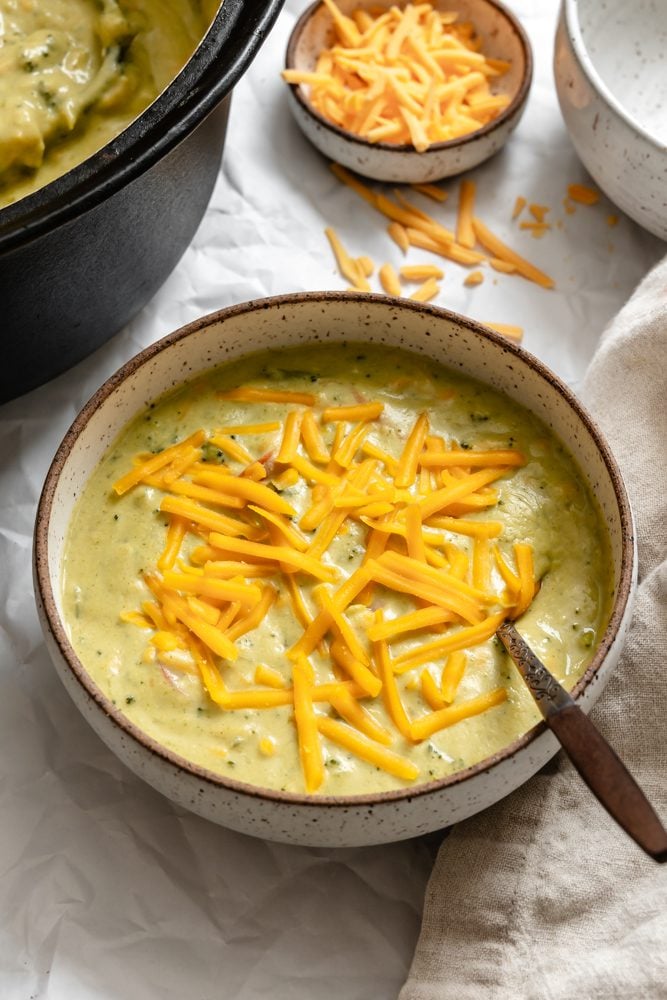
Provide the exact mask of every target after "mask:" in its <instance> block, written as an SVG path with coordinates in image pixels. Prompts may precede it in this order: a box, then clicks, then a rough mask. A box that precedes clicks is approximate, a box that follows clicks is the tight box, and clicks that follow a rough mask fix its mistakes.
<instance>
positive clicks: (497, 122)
mask: <svg viewBox="0 0 667 1000" xmlns="http://www.w3.org/2000/svg"><path fill="white" fill-rule="evenodd" d="M483 2H484V3H487V4H488V5H489V6H490V7H495V9H496V10H497V11H499V13H500V14H502V15H503V16H504V17H505V20H506V21H507V23H508V25H509V27H510V28H512V30H513V31H514V33H515V34H516V36H517V37H518V39H519V42H520V43H521V47H522V49H523V54H524V71H523V74H522V77H521V83H520V84H519V88H518V90H517V92H516V94H515V95H514V97H513V98H512V100H511V101H510V103H509V104H508V105H507V107H506V108H503V110H502V111H501V113H500V114H499V115H498V117H497V118H494V119H493V120H492V121H490V122H488V123H487V124H486V125H483V126H482V127H481V128H478V129H475V131H474V132H468V133H467V134H466V135H462V136H459V137H458V138H456V139H447V141H446V142H434V143H432V144H431V145H430V146H429V147H428V149H427V150H425V151H424V152H423V153H418V152H417V150H416V149H415V147H414V146H413V145H412V143H409V142H403V143H390V142H369V141H368V139H364V138H363V136H360V135H356V134H355V133H354V132H348V130H347V129H344V128H341V127H340V126H339V125H336V124H335V123H334V122H332V121H329V119H328V118H325V117H324V116H323V115H321V114H320V112H319V111H316V110H315V108H314V107H313V106H312V104H311V103H310V101H308V100H306V98H305V97H304V96H303V93H302V91H301V84H298V83H288V84H287V86H288V87H289V88H290V91H291V92H292V96H293V97H294V99H295V100H296V102H297V103H298V104H299V105H300V107H301V108H302V109H303V110H304V111H305V112H306V113H307V114H308V115H310V116H311V118H314V119H315V121H317V123H318V124H319V125H321V126H322V127H323V128H325V129H326V130H327V131H329V132H332V133H333V134H334V135H336V136H339V138H341V139H344V140H345V141H346V142H351V143H354V144H356V145H358V146H361V147H363V148H364V149H367V150H373V149H377V150H382V151H383V152H386V153H403V154H406V153H408V154H409V153H411V154H413V155H414V156H418V157H424V156H428V154H429V153H446V152H450V151H453V150H455V149H460V148H461V147H462V146H467V145H470V144H471V143H473V142H476V141H477V140H479V139H483V138H484V137H485V136H488V135H490V134H492V133H493V132H495V131H496V130H497V129H499V128H501V127H502V126H504V125H507V124H508V122H510V121H511V120H512V119H513V118H514V116H515V115H516V114H517V112H518V111H519V110H520V109H521V108H522V107H523V105H524V104H525V103H526V99H527V97H528V93H529V91H530V85H531V83H532V80H533V52H532V48H531V44H530V40H529V38H528V35H527V34H526V32H525V30H524V27H523V25H522V24H521V22H520V21H519V19H518V17H516V15H515V14H513V13H512V11H511V10H509V9H508V7H506V6H505V4H504V3H502V2H501V0H483ZM320 6H321V0H315V2H314V3H312V4H311V5H310V7H307V8H306V10H305V11H304V12H303V14H301V16H300V17H299V19H298V21H297V22H296V24H295V25H294V28H293V29H292V32H291V34H290V37H289V41H288V43H287V51H286V53H285V69H296V63H295V54H296V47H297V45H298V43H299V41H300V38H301V35H302V33H303V30H304V28H305V27H306V24H307V23H308V21H309V20H310V19H311V17H312V16H313V15H314V14H315V12H316V11H317V9H318V8H319V7H320Z"/></svg>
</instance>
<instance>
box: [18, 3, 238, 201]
mask: <svg viewBox="0 0 667 1000" xmlns="http://www.w3.org/2000/svg"><path fill="white" fill-rule="evenodd" d="M217 7H219V2H218V0H0V208H1V207H3V206H4V205H8V204H10V203H11V202H14V201H17V200H18V199H19V198H23V197H25V195H27V194H30V193H31V192H33V191H36V190H37V189H38V188H41V187H43V186H44V185H45V184H48V183H49V182H50V181H52V180H54V178H56V177H60V176H61V174H64V173H66V171H68V170H70V169H71V168H72V167H74V166H76V165H77V164H78V163H81V162H82V161H83V160H85V159H86V157H88V156H90V155H91V154H92V153H94V152H96V150H98V149H101V148H102V146H104V145H105V144H106V143H107V142H109V140H110V139H113V138H114V137H115V136H117V135H118V134H119V133H120V132H122V131H123V129H124V128H125V127H126V126H127V125H129V124H130V122H131V121H133V119H134V118H136V117H137V115H139V114H141V112H142V111H143V110H144V109H145V108H147V107H148V105H149V104H150V103H151V102H152V101H154V100H155V98H156V97H157V96H158V94H160V92H161V91H162V90H164V88H165V87H166V86H167V84H169V83H171V81H172V80H173V79H174V77H175V76H176V75H177V73H179V71H180V70H181V69H182V68H183V66H184V65H185V63H186V62H187V60H188V59H189V58H190V56H191V55H192V53H193V52H194V50H195V48H196V46H197V45H198V43H199V42H200V40H201V38H202V37H203V35H204V32H205V31H206V29H207V27H208V25H209V24H210V22H211V20H212V18H213V15H214V12H215V10H216V9H217Z"/></svg>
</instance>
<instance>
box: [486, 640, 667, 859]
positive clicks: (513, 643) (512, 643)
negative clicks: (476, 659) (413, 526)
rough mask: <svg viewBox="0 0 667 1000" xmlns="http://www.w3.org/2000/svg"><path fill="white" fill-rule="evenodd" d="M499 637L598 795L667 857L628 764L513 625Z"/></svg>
mask: <svg viewBox="0 0 667 1000" xmlns="http://www.w3.org/2000/svg"><path fill="white" fill-rule="evenodd" d="M497 635H498V638H499V639H500V641H501V642H502V644H503V646H504V647H505V649H506V650H507V652H508V653H509V655H510V656H511V657H512V660H513V661H514V663H515V665H516V667H517V669H518V671H519V673H520V674H521V676H522V677H523V679H524V681H525V682H526V684H527V686H528V689H529V691H530V693H531V694H532V696H533V698H534V699H535V703H536V705H537V707H538V708H539V710H540V712H541V713H542V716H543V718H544V721H545V722H546V724H547V726H548V727H549V729H550V730H551V731H552V733H554V735H555V736H556V737H557V739H558V740H559V742H560V744H561V746H562V747H563V749H564V750H565V752H566V754H567V755H568V757H569V758H570V760H571V761H572V763H573V764H574V766H575V767H576V769H577V771H578V772H579V774H580V775H581V777H582V778H583V779H584V781H585V782H586V784H587V785H588V787H589V788H590V790H591V791H592V792H593V795H595V796H596V798H597V799H598V801H599V802H600V803H601V804H602V805H603V806H604V807H605V809H606V810H607V812H608V813H609V815H610V816H611V817H613V819H615V820H616V822H617V823H618V824H619V826H621V827H622V828H623V829H624V830H625V832H626V833H627V834H628V835H629V836H630V837H632V839H633V840H634V841H635V843H637V844H639V846H640V847H641V848H643V850H645V851H646V853H647V854H650V855H651V857H652V858H655V860H656V861H660V862H665V861H667V831H666V830H665V828H664V826H663V825H662V823H661V822H660V820H659V818H658V816H657V815H656V812H655V810H654V809H653V807H652V805H651V804H650V802H649V801H648V799H647V798H646V796H645V795H644V793H643V792H642V790H641V788H640V787H639V785H638V784H637V782H636V781H635V779H634V778H633V777H632V775H631V774H630V772H629V771H628V769H627V768H626V766H625V764H623V763H622V761H621V760H619V758H618V757H617V756H616V754H615V753H614V751H613V750H612V748H611V747H610V746H609V744H608V743H607V741H606V740H605V739H604V738H603V737H602V735H601V734H600V732H599V731H598V730H597V729H596V727H595V726H594V725H593V723H592V722H591V720H590V719H589V718H588V716H587V715H585V713H584V712H582V710H581V709H580V708H579V706H578V705H577V704H576V703H575V702H574V701H573V699H572V698H571V697H570V695H569V694H568V693H567V691H566V690H565V689H564V688H563V687H561V685H560V684H559V683H558V681H557V680H556V678H555V677H554V676H553V675H552V674H551V673H550V672H549V671H548V670H547V668H546V667H545V666H544V664H543V663H542V662H541V661H540V660H539V659H538V658H537V656H536V655H535V653H533V651H532V649H530V647H529V646H528V645H526V643H525V642H524V640H523V639H522V638H521V636H520V635H519V633H518V632H517V630H516V629H515V627H514V625H512V624H511V623H510V622H504V623H503V624H502V625H501V626H500V628H499V629H498V632H497Z"/></svg>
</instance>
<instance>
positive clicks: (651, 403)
mask: <svg viewBox="0 0 667 1000" xmlns="http://www.w3.org/2000/svg"><path fill="white" fill-rule="evenodd" d="M582 395H583V397H584V401H585V403H586V405H587V406H588V407H589V409H590V410H591V412H592V413H593V415H594V417H596V418H597V420H598V422H599V424H600V426H601V428H602V431H603V433H604V434H605V435H606V437H607V439H608V441H609V443H610V445H611V447H612V450H613V452H614V454H615V455H616V458H617V460H618V462H619V464H620V466H621V470H622V472H623V475H624V477H625V482H626V485H627V488H628V491H629V493H630V500H631V503H632V505H633V508H634V512H635V517H636V521H637V534H638V542H639V590H638V594H637V601H636V605H635V611H634V616H633V622H632V626H631V629H630V633H629V636H628V640H627V645H626V647H625V651H624V653H623V656H622V659H621V663H620V664H619V667H618V669H617V670H616V672H615V673H614V675H613V676H612V678H611V679H610V681H609V683H608V685H607V688H606V690H605V692H604V694H603V695H602V698H601V702H600V704H599V705H598V706H596V709H595V710H594V712H593V715H592V718H593V719H594V720H595V722H596V723H597V725H598V726H599V727H600V729H601V731H602V732H603V733H604V735H605V736H606V737H607V739H608V740H609V742H610V743H611V744H612V746H613V747H614V748H615V749H616V750H617V752H618V754H619V755H620V757H621V758H622V759H623V760H624V761H625V763H626V764H627V765H628V767H629V768H630V770H631V771H632V773H633V774H634V775H635V777H636V778H637V779H638V781H639V782H640V784H641V785H642V787H643V789H644V791H645V792H646V793H647V795H648V797H649V799H650V800H651V802H652V803H653V805H654V806H655V808H656V810H657V812H658V814H659V815H660V816H661V818H662V820H663V822H667V722H666V720H667V461H666V458H667V454H666V453H667V258H666V259H665V260H663V261H662V263H660V264H659V265H658V266H657V267H656V268H655V269H654V270H653V271H652V272H651V273H650V274H649V275H648V276H647V277H646V278H645V280H644V281H643V282H642V283H641V284H640V286H639V287H638V289H637V290H636V291H635V293H634V295H633V296H632V298H631V299H630V301H629V302H628V303H627V305H626V306H625V307H624V308H623V309H622V310H621V312H620V313H619V314H618V316H617V317H616V319H615V320H614V321H613V322H612V323H611V325H610V326H609V328H608V329H607V331H606V332H605V334H604V335H603V337H602V340H601V343H600V345H599V347H598V350H597V353H596V355H595V357H594V359H593V361H592V363H591V366H590V368H589V371H588V373H587V377H586V380H585V383H584V391H583V394H582ZM450 997H451V998H455V1000H487V998H489V1000H491V998H492V1000H574V998H576V1000H616V998H619V1000H620V998H623V1000H639V998H641V1000H660V998H665V997H667V866H660V865H658V864H656V862H654V861H652V860H651V859H650V858H647V857H646V856H645V855H644V854H643V853H642V851H641V850H640V849H639V848H638V847H636V846H635V844H634V843H632V842H631V841H630V840H629V838H628V837H626V835H625V834H624V833H623V832H622V831H621V830H620V829H619V828H618V827H617V826H616V825H615V823H614V822H613V821H612V820H611V819H610V818H609V817H608V816H607V814H606V812H605V811H604V810H603V809H602V807H601V806H600V805H599V804H598V802H597V801H596V800H595V799H594V798H593V796H592V795H591V794H590V792H589V791H588V790H587V788H586V787H585V785H584V783H583V782H582V781H581V779H580V778H579V776H578V775H577V774H576V772H575V771H574V769H573V767H572V765H571V764H570V763H569V761H567V759H566V758H565V757H564V754H562V753H561V754H559V755H558V757H557V758H556V759H555V760H554V761H552V762H551V763H550V764H549V765H547V767H546V768H544V769H543V770H542V772H541V773H540V774H538V775H536V777H534V778H533V779H532V780H531V781H530V782H528V784H527V785H525V786H524V787H523V788H521V789H519V790H517V791H516V792H515V793H514V794H513V795H511V796H510V797H508V798H507V799H505V800H503V801H502V802H499V803H498V804H497V805H495V806H493V807H492V808H490V809H488V810H487V811H486V812H484V813H483V814H481V815H479V816H476V817H472V818H471V819H469V820H467V821H466V822H464V823H461V824H459V825H458V826H457V827H456V828H455V829H453V830H452V832H451V834H450V836H449V837H447V838H446V839H445V841H444V843H443V845H442V846H441V848H440V852H439V855H438V857H437V860H436V864H435V868H434V870H433V874H432V875H431V880H430V882H429V885H428V888H427V893H426V900H425V909H424V918H423V925H422V930H421V936H420V938H419V942H418V944H417V950H416V953H415V956H414V959H413V963H412V968H411V971H410V975H409V978H408V981H407V983H406V984H405V986H404V987H403V990H402V991H401V994H400V1000H449V998H450Z"/></svg>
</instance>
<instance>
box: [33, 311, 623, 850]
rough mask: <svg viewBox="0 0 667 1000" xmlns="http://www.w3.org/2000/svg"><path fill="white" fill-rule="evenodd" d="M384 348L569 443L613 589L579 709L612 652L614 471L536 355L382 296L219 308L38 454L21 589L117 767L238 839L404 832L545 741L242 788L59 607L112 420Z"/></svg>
mask: <svg viewBox="0 0 667 1000" xmlns="http://www.w3.org/2000/svg"><path fill="white" fill-rule="evenodd" d="M351 335H353V337H354V339H355V340H362V341H367V342H369V343H376V344H377V343H381V344H382V343H386V344H389V345H392V346H396V347H401V346H403V347H405V348H407V349H409V350H412V351H415V352H417V353H419V354H423V355H425V356H426V357H429V358H432V359H433V360H434V361H436V362H440V363H443V364H446V365H448V366H449V367H450V368H454V369H460V370H461V371H462V372H464V373H466V374H468V375H471V376H473V377H474V378H478V379H480V380H482V381H483V382H487V383H488V384H490V385H492V386H493V387H494V388H496V389H498V390H500V391H501V392H504V393H506V394H507V395H508V396H509V397H511V398H514V399H516V400H518V401H520V402H521V403H522V404H523V405H524V406H526V407H527V408H528V409H529V410H531V411H532V412H534V413H535V414H537V415H538V416H539V417H540V418H541V419H542V420H544V421H545V422H546V423H547V424H548V426H549V427H551V428H552V429H553V430H554V432H555V433H556V434H557V435H558V436H559V437H560V438H561V439H562V440H563V441H564V442H565V443H566V444H567V445H568V447H569V448H570V450H571V451H572V453H573V455H574V457H575V459H576V460H577V461H578V463H579V466H580V468H581V469H583V470H584V471H585V474H586V475H587V477H588V481H589V484H590V487H591V489H592V491H593V493H594V495H595V496H596V498H597V500H598V503H599V505H600V508H601V510H602V513H603V516H604V518H605V520H606V523H607V526H608V530H609V534H610V538H611V549H612V559H613V566H614V581H613V583H614V592H615V599H614V605H613V609H612V614H611V619H610V622H609V625H608V627H607V629H606V631H605V634H604V636H603V637H602V640H601V643H600V645H599V647H598V649H597V650H596V653H595V656H594V658H593V660H592V662H591V664H590V665H589V667H588V669H587V670H586V672H585V674H584V675H583V677H582V678H581V679H580V680H579V682H578V683H577V685H576V687H575V688H574V691H573V694H574V696H575V697H576V698H577V700H578V702H579V704H580V705H581V706H582V707H583V708H584V709H589V708H590V707H591V706H592V705H593V703H594V702H595V700H596V698H597V697H598V695H599V694H600V692H601V690H602V688H603V686H604V683H605V681H606V679H607V678H608V676H609V674H610V672H611V670H612V669H613V667H614V665H615V664H616V662H617V661H618V657H619V655H620V651H621V647H622V643H623V638H624V633H625V630H626V628H627V625H628V621H629V615H630V603H631V596H632V590H633V585H634V576H635V566H636V557H635V553H634V538H633V530H632V516H631V513H630V509H629V506H628V501H627V497H626V494H625V489H624V487H623V484H622V481H621V478H620V475H619V472H618V469H617V466H616V464H615V462H614V460H613V458H612V457H611V455H610V453H609V450H608V447H607V445H606V444H605V442H604V440H603V439H602V438H601V436H600V433H599V431H598V430H597V428H596V427H595V425H594V424H593V422H592V421H591V418H590V417H589V416H588V415H587V414H586V412H585V411H584V410H583V409H582V407H581V406H580V404H579V403H578V402H577V401H576V399H575V398H574V397H573V396H572V394H571V393H570V392H569V390H567V389H566V388H565V387H564V386H563V385H562V384H561V383H560V382H559V380H558V379H557V378H556V377H555V376H554V375H553V374H552V373H551V372H549V371H548V369H546V368H545V367H544V366H543V365H542V364H541V363H540V362H539V361H537V360H536V359H535V358H533V357H532V356H531V355H529V354H527V353H526V352H525V351H522V350H521V349H520V348H517V347H515V346H514V345H512V344H510V343H508V342H507V341H505V340H503V338H502V337H500V336H499V335H497V334H494V333H492V332H490V331H488V330H485V329H484V328H483V327H480V326H479V325H478V324H477V323H474V322H473V321H472V320H467V319H464V318H462V317H460V316H456V315H455V314H453V313H449V312H446V311H444V310H442V309H437V308H434V307H431V306H425V305H421V304H418V303H414V302H408V301H402V302H398V301H396V300H394V299H389V298H385V297H383V296H374V295H373V296H372V295H363V294H345V293H323V292H314V293H310V294H296V295H287V296H280V297H277V298H273V299H260V300H257V301H255V302H249V303H245V304H242V305H239V306H233V307H231V308H229V309H224V310H222V312H219V313H215V314H213V315H211V316H206V317H204V318H203V319H200V320H197V321H196V322H194V323H191V324H190V325H189V326H187V327H184V328H183V329H182V330H178V331H177V332H176V333H173V334H171V335H170V336H168V337H166V338H165V339H164V340H161V341H159V342H158V343H157V344H154V345H152V346H151V347H149V348H147V349H146V350H145V351H143V352H142V353H141V354H139V355H137V357H136V358H134V359H133V360H132V361H129V362H128V363H127V364H126V365H125V366H124V367H123V368H121V369H120V371H118V372H117V373H116V374H115V375H113V376H112V377H111V378H110V379H109V380H108V381H107V382H106V383H105V384H104V385H103V386H102V388H101V389H100V390H99V391H98V392H97V393H96V394H95V396H93V398H92V399H91V400H90V402H89V403H87V404H86V406H85V407H84V409H83V410H82V412H81V413H80V414H79V416H78V417H77V419H76V420H75V422H74V424H73V425H72V427H71V428H70V430H69V431H68V433H67V435H66V436H65V439H64V441H63V443H62V444H61V446H60V448H59V449H58V452H57V454H56V457H55V459H54V461H53V464H52V466H51V469H50V470H49V474H48V476H47V480H46V483H45V486H44V490H43V493H42V497H41V500H40V504H39V509H38V513H37V524H36V531H35V550H34V568H35V593H36V596H37V604H38V610H39V615H40V622H41V625H42V629H43V631H44V635H45V638H46V643H47V647H48V649H49V652H50V655H51V657H52V659H53V662H54V664H55V666H56V669H57V670H58V673H59V675H60V677H61V679H62V681H63V683H64V684H65V687H66V688H67V690H68V691H69V693H70V695H71V696H72V698H73V700H74V702H75V703H76V705H77V706H78V708H79V709H80V711H81V712H82V714H83V715H84V716H85V717H86V718H87V719H88V721H89V722H90V724H91V725H92V726H93V728H94V729H95V731H96V732H97V733H98V734H99V735H100V736H101V738H102V739H103V740H104V741H105V742H106V743H107V745H108V746H109V747H110V748H111V749H112V750H113V751H114V753H116V754H117V755H118V756H119V757H120V759H121V760H123V761H124V762H125V763H126V764H127V765H128V767H130V768H131V769H132V770H133V771H135V772H136V773H137V774H138V775H140V776H141V777H142V778H144V779H145V780H146V781H147V782H149V783H150V784H151V785H153V786H154V787H155V788H157V789H158V790H159V791H161V792H162V793H164V794H165V795H167V796H169V797H170V798H172V799H173V800H174V801H176V802H178V803H180V804H181V805H183V806H185V807H187V808H189V809H192V810H193V811H194V812H197V813H199V814H200V815H202V816H205V817H207V818H208V819H211V820H213V821H215V822H218V823H222V824H224V825H225V826H229V827H231V828H233V829H235V830H239V831H241V832H243V833H248V834H254V835H256V836H260V837H265V838H268V839H273V840H280V841H286V842H289V843H298V844H312V845H331V846H341V847H342V846H352V845H357V844H376V843H382V842H386V841H392V840H401V839H404V838H408V837H414V836H417V835H418V834H421V833H426V832H428V831H432V830H436V829H439V828H441V827H444V826H448V825H450V824H452V823H455V822H458V821H459V820H462V819H465V818H466V817H467V816H471V815H472V814H473V813H476V812H478V811H479V810H481V809H484V808H486V807H487V806H489V805H491V804H492V803H494V802H496V801H498V799H501V798H502V797H503V796H505V795H507V794H509V792H511V791H513V790H514V789H515V788H517V787H518V786H519V785H521V784H522V783H523V782H524V781H526V780H527V779H528V778H530V777H531V775H533V774H534V773H535V772H536V771H537V770H539V768H541V767H542V766H543V765H544V764H545V763H546V762H547V760H549V758H550V757H552V756H553V754H554V753H555V752H556V750H557V749H558V746H557V743H556V740H555V738H554V737H553V736H552V735H551V733H549V732H548V731H547V730H546V728H545V727H544V725H538V726H536V727H535V728H534V729H532V730H531V731H530V732H528V733H526V734H525V735H524V736H522V737H521V738H520V739H518V740H516V741H515V742H514V743H512V744H511V745H510V746H508V747H506V748H505V749H504V750H503V751H502V752H500V753H498V754H496V755H495V756H493V757H491V758H488V759H487V760H484V761H482V762H481V763H479V764H477V765H475V766H474V767H471V768H468V769H467V770H465V771H461V772H459V773H457V774H454V775H451V776H450V777H447V778H443V779H440V780H438V781H434V782H431V783H429V784H421V785H417V786H415V787H410V788H406V789H405V790H401V791H393V792H385V793H381V794H375V795H362V796H353V797H352V796H350V797H345V798H343V797H339V798H336V797H327V796H320V795H317V796H307V795H303V794H299V795H297V794H288V793H283V792H274V791H269V790H266V789H262V788H258V787H253V786H250V785H247V784H244V783H242V782H239V781H235V780H233V779H231V778H228V777H223V776H221V775H217V774H214V773H212V772H210V771H207V770H205V769H203V768H201V767H198V766H196V765H193V764H191V763H189V762H188V761H186V760H184V759H183V758H181V757H179V756H177V755H176V754H174V753H172V752H170V751H168V750H166V749H165V748H164V747H163V746H161V745H159V744H158V743H157V742H156V741H155V740H153V739H151V738H150V737H148V736H146V734H145V733H143V732H141V731H140V730H139V729H138V728H137V727H136V726H135V725H133V724H132V723H131V722H129V721H128V719H127V718H126V717H125V716H124V715H123V714H122V712H120V711H119V710H118V709H117V708H116V707H115V706H114V705H113V704H112V703H111V702H110V700H109V699H108V698H107V697H106V696H105V695H104V694H103V693H102V691H101V690H100V689H99V688H98V687H97V686H96V685H95V684H94V683H93V681H92V680H91V678H90V676H89V674H88V673H87V671H86V668H85V666H84V664H82V663H81V661H80V660H79V659H78V657H77V655H76V653H75V652H74V650H73V648H72V646H71V644H70V642H69V640H68V638H67V630H66V626H65V624H64V621H63V617H62V599H61V565H62V554H63V546H64V541H65V536H66V532H67V526H68V524H69V520H70V517H71V513H72V508H73V506H74V503H75V502H76V499H77V497H78V496H79V495H80V493H81V490H82V488H83V486H84V484H85V483H86V481H87V479H88V477H89V476H90V474H91V472H92V471H93V469H94V468H95V466H96V465H97V463H98V462H99V460H100V459H101V457H102V455H103V453H104V452H105V451H106V449H107V448H108V447H109V445H110V444H111V442H112V441H113V440H114V438H115V437H116V436H117V435H118V433H119V432H120V431H121V429H122V428H123V426H124V425H125V424H126V423H127V422H128V421H129V420H130V419H132V418H133V417H134V416H135V415H136V414H137V413H138V412H139V411H140V410H142V409H143V408H144V407H145V406H146V405H147V404H148V403H149V402H151V401H152V400H153V399H154V398H155V397H157V396H160V395H161V394H162V393H164V392H166V391H167V390H168V389H169V388H171V387H172V386H174V385H178V384H179V383H181V382H182V381H183V380H185V379H188V378H191V377H195V376H197V375H199V374H201V373H202V372H204V371H206V370H207V369H209V368H211V367H213V366H214V365H217V364H221V363H223V362H225V361H230V360H233V359H235V358H239V357H242V356H243V355H245V354H247V353H249V352H251V351H257V350H264V349H266V348H279V347H287V346H292V345H297V344H300V343H305V342H311V343H312V342H318V341H328V342H334V343H335V342H340V341H342V340H345V339H349V338H350V336H351Z"/></svg>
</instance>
